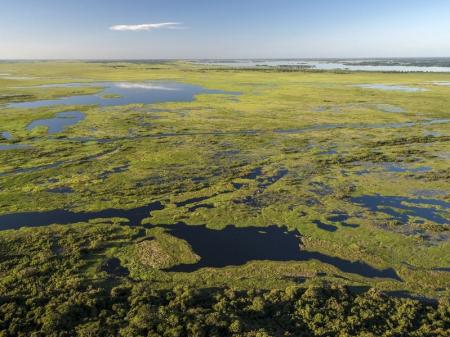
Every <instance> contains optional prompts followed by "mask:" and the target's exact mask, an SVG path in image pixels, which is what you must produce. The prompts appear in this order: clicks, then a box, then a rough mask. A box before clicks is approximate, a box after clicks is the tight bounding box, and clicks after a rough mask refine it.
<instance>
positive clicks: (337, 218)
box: [327, 214, 359, 228]
mask: <svg viewBox="0 0 450 337" xmlns="http://www.w3.org/2000/svg"><path fill="white" fill-rule="evenodd" d="M348 218H349V216H348V215H347V214H333V215H332V216H330V217H328V218H327V220H328V221H331V222H334V223H340V224H341V225H342V226H344V227H349V228H358V227H359V225H357V224H351V223H348V222H347V219H348Z"/></svg>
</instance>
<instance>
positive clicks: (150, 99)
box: [8, 81, 239, 108]
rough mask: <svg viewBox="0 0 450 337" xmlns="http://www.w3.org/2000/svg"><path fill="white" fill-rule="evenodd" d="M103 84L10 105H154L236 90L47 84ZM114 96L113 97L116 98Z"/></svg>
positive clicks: (144, 84) (151, 84) (156, 83)
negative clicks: (85, 90)
mask: <svg viewBox="0 0 450 337" xmlns="http://www.w3.org/2000/svg"><path fill="white" fill-rule="evenodd" d="M58 86H59V87H77V86H78V87H80V86H90V87H103V88H104V89H103V91H102V92H100V93H99V94H94V95H76V96H68V97H62V98H59V99H51V100H41V101H31V102H21V103H11V104H8V107H10V108H38V107H43V106H52V105H100V106H113V105H127V104H153V103H162V102H189V101H192V100H193V99H194V97H195V96H196V95H198V94H230V95H238V94H239V93H237V92H227V91H223V90H211V89H205V88H203V87H201V86H198V85H192V84H185V83H178V82H165V81H152V82H140V83H135V82H133V83H132V82H99V83H89V84H77V83H72V84H68V85H63V84H61V85H51V86H50V85H48V86H41V88H48V87H58ZM113 96H114V97H113Z"/></svg>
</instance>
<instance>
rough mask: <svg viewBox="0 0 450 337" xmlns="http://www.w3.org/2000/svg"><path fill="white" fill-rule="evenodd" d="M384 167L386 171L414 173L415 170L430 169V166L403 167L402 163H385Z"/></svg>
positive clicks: (425, 170) (424, 170)
mask: <svg viewBox="0 0 450 337" xmlns="http://www.w3.org/2000/svg"><path fill="white" fill-rule="evenodd" d="M384 169H385V171H387V172H394V173H404V172H410V173H416V172H428V171H431V170H432V168H431V167H430V166H418V167H404V166H402V165H399V164H394V163H389V164H385V165H384Z"/></svg>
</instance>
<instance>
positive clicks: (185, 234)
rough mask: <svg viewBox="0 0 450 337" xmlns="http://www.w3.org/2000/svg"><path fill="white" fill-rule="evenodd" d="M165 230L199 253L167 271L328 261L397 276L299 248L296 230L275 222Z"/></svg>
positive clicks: (346, 269)
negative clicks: (253, 263)
mask: <svg viewBox="0 0 450 337" xmlns="http://www.w3.org/2000/svg"><path fill="white" fill-rule="evenodd" d="M168 229H169V233H170V234H172V235H174V236H175V237H178V238H180V239H183V240H186V241H187V242H188V243H189V244H190V245H191V246H192V249H193V251H194V252H195V253H196V254H197V255H199V256H200V257H201V259H200V261H198V262H197V263H194V264H182V265H178V266H175V267H172V268H170V269H168V271H177V272H193V271H196V270H199V269H201V268H205V267H213V268H221V267H226V266H240V265H244V264H245V263H247V262H249V261H255V260H269V261H310V260H317V261H320V262H322V263H326V264H330V265H332V266H334V267H336V268H338V269H339V270H341V271H342V272H345V273H353V274H358V275H361V276H365V277H382V278H392V279H396V280H400V278H399V277H398V275H397V273H396V272H395V270H393V269H392V268H389V269H382V270H379V269H376V268H373V267H372V266H370V265H368V264H366V263H363V262H360V261H355V262H352V261H349V260H345V259H341V258H338V257H334V256H329V255H325V254H322V253H318V252H310V251H304V250H301V248H300V233H299V232H298V231H296V230H294V231H289V230H288V229H287V228H285V227H284V228H283V227H278V226H269V227H244V228H238V227H235V226H227V227H226V228H224V229H222V230H214V229H209V228H207V227H206V226H189V225H186V224H183V223H179V224H175V225H170V226H168Z"/></svg>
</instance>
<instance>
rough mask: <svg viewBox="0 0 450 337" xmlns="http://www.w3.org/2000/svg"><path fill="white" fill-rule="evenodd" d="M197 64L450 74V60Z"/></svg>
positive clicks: (247, 60)
mask: <svg viewBox="0 0 450 337" xmlns="http://www.w3.org/2000/svg"><path fill="white" fill-rule="evenodd" d="M196 63H199V64H203V65H210V66H219V67H232V68H265V67H267V68H270V67H276V68H283V67H285V68H304V69H312V70H347V71H380V72H430V73H450V59H436V60H434V59H424V60H421V59H405V60H396V59H381V60H378V59H377V60H368V59H360V60H353V59H352V60H305V59H289V60H269V59H267V60H264V59H258V60H256V59H246V60H200V61H196Z"/></svg>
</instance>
